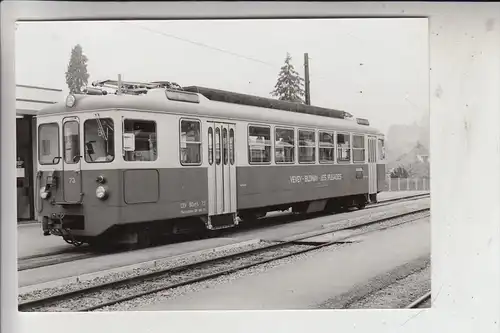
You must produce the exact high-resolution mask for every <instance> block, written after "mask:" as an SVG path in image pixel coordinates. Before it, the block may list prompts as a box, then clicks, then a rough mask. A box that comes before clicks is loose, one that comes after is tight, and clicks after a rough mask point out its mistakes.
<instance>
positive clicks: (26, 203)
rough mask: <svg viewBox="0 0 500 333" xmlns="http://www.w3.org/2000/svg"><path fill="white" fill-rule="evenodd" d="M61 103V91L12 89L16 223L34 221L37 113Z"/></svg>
mask: <svg viewBox="0 0 500 333" xmlns="http://www.w3.org/2000/svg"><path fill="white" fill-rule="evenodd" d="M63 100H64V96H63V91H62V89H54V88H45V87H36V86H27V85H21V84H18V85H16V146H17V147H16V148H17V159H16V171H17V220H18V222H20V221H30V220H35V219H36V212H35V198H36V197H35V195H37V192H36V189H35V180H36V171H37V170H36V165H37V156H36V152H37V147H36V137H37V131H36V115H37V113H38V111H40V110H41V109H43V108H45V107H47V106H48V105H50V104H54V103H57V102H60V101H63Z"/></svg>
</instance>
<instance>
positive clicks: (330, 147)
mask: <svg viewBox="0 0 500 333" xmlns="http://www.w3.org/2000/svg"><path fill="white" fill-rule="evenodd" d="M334 138H335V137H334V134H333V132H319V162H320V163H332V162H334V161H335V142H334Z"/></svg>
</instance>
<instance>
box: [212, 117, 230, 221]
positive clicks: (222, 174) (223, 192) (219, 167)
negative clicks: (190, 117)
mask: <svg viewBox="0 0 500 333" xmlns="http://www.w3.org/2000/svg"><path fill="white" fill-rule="evenodd" d="M235 130H236V127H235V125H234V124H227V123H209V127H208V142H209V144H208V163H209V184H208V190H209V215H222V214H230V213H236V160H235V151H234V137H235Z"/></svg>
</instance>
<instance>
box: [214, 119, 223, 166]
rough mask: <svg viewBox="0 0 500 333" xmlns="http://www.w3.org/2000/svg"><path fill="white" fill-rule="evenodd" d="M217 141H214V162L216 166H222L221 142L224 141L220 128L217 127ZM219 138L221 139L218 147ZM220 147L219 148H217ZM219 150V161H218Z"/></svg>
mask: <svg viewBox="0 0 500 333" xmlns="http://www.w3.org/2000/svg"><path fill="white" fill-rule="evenodd" d="M214 134H215V139H214V153H215V157H214V161H215V165H221V162H222V147H221V141H222V136H221V130H220V127H219V126H216V127H215V133H214ZM217 138H219V144H218V145H217ZM217 146H218V147H217ZM217 148H219V159H217Z"/></svg>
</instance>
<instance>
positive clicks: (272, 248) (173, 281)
mask: <svg viewBox="0 0 500 333" xmlns="http://www.w3.org/2000/svg"><path fill="white" fill-rule="evenodd" d="M429 211H430V209H429V208H423V209H417V210H413V211H410V212H405V213H396V214H393V215H391V216H387V217H383V218H375V219H371V220H368V221H365V222H362V223H358V224H355V225H351V226H345V227H331V228H326V229H320V230H318V231H315V232H309V233H307V234H302V235H297V236H296V237H293V238H291V239H288V240H286V241H276V242H270V243H268V244H267V245H264V246H262V247H259V248H255V249H251V250H248V251H242V252H238V253H234V254H230V255H226V256H221V257H218V258H212V259H208V260H205V261H200V262H194V263H190V264H186V265H181V266H178V267H173V268H168V269H160V270H157V271H152V272H148V273H146V274H141V275H136V276H132V277H127V278H124V279H119V280H115V281H109V282H106V283H102V284H97V285H93V286H90V287H86V288H81V289H75V290H71V291H68V292H64V293H59V294H53V295H51V296H48V297H44V298H38V299H31V300H26V301H21V302H20V303H19V305H18V310H19V311H78V312H83V311H94V310H98V309H103V308H106V307H108V306H112V305H115V304H117V303H122V302H126V301H129V300H133V299H136V298H139V297H143V296H146V295H149V294H153V293H157V292H160V291H165V290H168V289H174V288H177V287H181V286H184V285H188V284H193V283H196V282H200V281H203V280H208V279H213V278H216V277H219V276H222V275H228V274H231V273H234V272H237V271H240V270H243V269H246V268H250V267H253V266H257V265H262V264H265V263H268V262H271V261H276V260H278V259H283V258H287V257H291V256H295V255H299V254H302V253H305V252H310V251H314V250H318V249H320V248H323V247H327V246H334V245H338V244H343V243H345V242H346V241H347V240H348V239H349V238H352V237H354V236H358V235H360V234H364V233H368V232H373V231H380V230H383V229H387V228H392V227H395V226H397V225H401V224H404V223H409V222H412V221H416V220H420V219H423V218H426V217H428V216H429V215H430V212H429ZM384 223H386V224H385V225H384ZM374 227H375V228H374ZM347 230H351V231H356V230H357V231H359V232H358V233H355V232H354V233H352V234H350V235H348V236H343V237H342V236H340V237H337V238H335V237H334V238H333V240H331V241H327V242H322V243H308V242H307V239H310V238H312V237H317V236H321V235H325V234H331V233H333V234H334V236H335V232H339V231H347Z"/></svg>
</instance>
